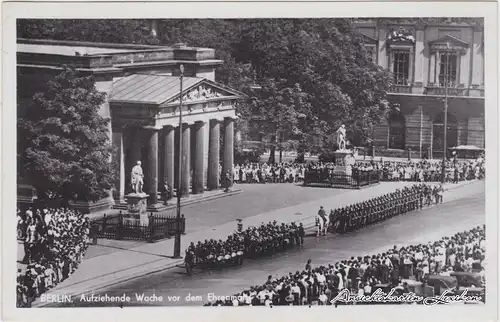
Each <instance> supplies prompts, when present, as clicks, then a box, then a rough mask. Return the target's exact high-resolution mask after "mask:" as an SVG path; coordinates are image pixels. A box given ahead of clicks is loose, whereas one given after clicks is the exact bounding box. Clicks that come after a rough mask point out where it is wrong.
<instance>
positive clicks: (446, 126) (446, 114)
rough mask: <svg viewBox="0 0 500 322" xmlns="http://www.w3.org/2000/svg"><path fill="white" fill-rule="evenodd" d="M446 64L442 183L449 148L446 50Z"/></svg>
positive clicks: (444, 176)
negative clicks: (447, 139) (447, 138)
mask: <svg viewBox="0 0 500 322" xmlns="http://www.w3.org/2000/svg"><path fill="white" fill-rule="evenodd" d="M446 45H447V48H450V44H449V43H447V44H446ZM444 57H445V59H446V60H445V64H444V134H443V164H442V165H441V183H444V182H445V181H446V150H447V149H448V144H447V142H446V136H447V132H448V68H449V66H448V65H449V55H448V52H447V51H445V53H444Z"/></svg>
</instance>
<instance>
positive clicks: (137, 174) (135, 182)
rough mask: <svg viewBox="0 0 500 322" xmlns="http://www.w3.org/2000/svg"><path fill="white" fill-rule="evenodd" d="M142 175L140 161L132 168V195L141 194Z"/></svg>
mask: <svg viewBox="0 0 500 322" xmlns="http://www.w3.org/2000/svg"><path fill="white" fill-rule="evenodd" d="M143 179H144V173H143V172H142V167H141V161H137V164H136V165H135V166H134V167H133V168H132V180H131V182H132V190H133V192H134V193H143V191H142V187H143V186H144V180H143Z"/></svg>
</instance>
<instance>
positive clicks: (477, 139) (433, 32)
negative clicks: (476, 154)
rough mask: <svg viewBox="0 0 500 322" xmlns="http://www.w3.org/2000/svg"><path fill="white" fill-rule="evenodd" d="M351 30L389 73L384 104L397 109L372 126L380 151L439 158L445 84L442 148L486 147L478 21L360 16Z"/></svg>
mask: <svg viewBox="0 0 500 322" xmlns="http://www.w3.org/2000/svg"><path fill="white" fill-rule="evenodd" d="M356 27H357V30H358V32H359V33H361V34H362V36H363V39H364V44H365V47H366V49H367V50H368V52H369V54H370V55H371V57H372V59H373V61H374V62H376V63H377V64H378V65H380V66H381V67H383V68H386V69H388V70H389V71H390V72H391V73H392V75H393V77H394V79H393V80H394V86H393V87H392V88H391V89H390V93H389V101H390V102H391V103H392V104H393V106H396V107H397V108H395V109H394V111H392V112H391V113H390V115H389V117H388V118H387V119H385V120H384V121H383V122H382V123H381V124H379V125H378V126H376V128H375V130H374V133H373V136H374V143H375V146H376V147H377V151H379V152H380V153H382V154H383V153H384V152H386V153H389V154H391V152H392V154H393V155H397V154H398V152H403V151H404V150H408V149H411V150H412V151H415V152H416V153H417V155H418V154H420V155H421V156H429V157H431V156H436V155H442V153H443V147H444V144H443V136H444V135H443V134H444V131H445V129H444V96H445V88H446V87H447V93H448V127H447V146H448V147H453V146H458V145H474V146H477V147H479V148H484V145H485V125H484V124H485V122H484V120H485V119H484V117H485V115H484V113H485V105H484V45H483V41H484V40H483V39H484V37H483V24H482V19H477V20H472V19H463V20H462V21H461V20H459V19H446V18H442V19H410V18H409V19H362V20H359V21H358V22H357V26H356ZM446 85H447V86H446ZM429 154H430V155H429Z"/></svg>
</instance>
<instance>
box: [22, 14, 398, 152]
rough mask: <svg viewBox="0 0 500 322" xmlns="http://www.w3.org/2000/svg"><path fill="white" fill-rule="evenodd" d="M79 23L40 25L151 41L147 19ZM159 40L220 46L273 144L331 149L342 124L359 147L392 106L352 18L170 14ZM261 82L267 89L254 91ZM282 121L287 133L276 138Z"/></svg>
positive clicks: (246, 107) (247, 106)
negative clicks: (174, 16)
mask: <svg viewBox="0 0 500 322" xmlns="http://www.w3.org/2000/svg"><path fill="white" fill-rule="evenodd" d="M35 22H36V21H35ZM32 24H34V22H33V21H31V22H30V21H27V22H26V21H23V22H20V23H19V30H20V32H19V34H20V35H24V34H30V35H35V34H36V32H37V31H36V30H35V29H36V28H34V27H30V26H31V25H32ZM51 24H52V25H51ZM74 24H76V26H77V27H72V25H71V23H70V22H66V21H64V22H60V21H55V22H54V21H52V22H50V23H47V22H45V24H44V25H43V24H42V27H43V28H41V30H45V29H49V31H48V32H47V31H43V32H42V33H43V35H48V34H52V35H55V36H56V37H55V38H56V39H68V37H64V35H67V36H69V39H78V40H89V41H111V42H129V43H130V42H132V43H149V42H150V41H151V40H150V35H149V33H148V32H147V31H146V29H147V26H148V22H147V21H146V20H111V21H103V20H77V21H74ZM34 26H35V25H34ZM50 26H54V27H52V29H50V28H51V27H50ZM72 28H74V29H72ZM101 29H102V30H104V31H106V32H103V31H101ZM79 30H84V31H80V34H78V31H79ZM117 30H119V31H117ZM124 30H125V31H126V32H124ZM157 42H159V43H160V44H166V45H171V44H173V43H176V42H185V43H187V44H188V45H190V46H201V47H210V48H214V49H215V52H216V55H217V58H219V59H222V60H224V62H225V63H224V65H223V66H221V67H220V68H219V69H218V70H217V73H216V81H219V82H222V83H224V84H227V85H229V86H231V87H233V88H236V89H238V90H240V91H242V92H244V93H246V94H247V95H248V98H247V99H245V100H243V101H242V102H240V103H239V104H238V107H237V111H238V113H240V114H241V115H242V116H243V118H245V119H246V120H249V122H248V124H249V126H250V127H252V128H254V129H256V130H257V132H260V133H261V134H262V136H263V137H264V139H265V140H266V141H267V142H268V143H269V145H270V147H271V148H273V149H276V148H277V147H278V148H280V147H284V146H285V145H288V146H290V147H295V148H298V150H299V152H303V151H309V152H313V153H321V152H323V151H325V150H331V149H332V148H333V146H332V141H334V140H332V135H333V134H334V133H335V130H336V129H337V128H338V127H339V126H340V125H341V124H345V125H346V127H347V131H348V137H349V138H351V139H355V140H356V141H359V142H358V143H357V144H360V143H362V142H363V141H364V142H367V141H369V140H370V138H371V135H372V132H373V126H374V125H375V124H377V123H378V122H379V121H380V120H381V118H382V117H384V116H385V115H386V114H387V110H388V109H389V103H388V101H387V97H386V95H387V94H386V93H387V90H388V89H389V87H390V85H391V75H390V74H389V73H388V72H387V71H386V70H383V69H382V68H380V67H379V66H378V65H377V64H376V63H375V62H372V61H371V60H370V57H369V55H368V54H367V52H366V50H365V48H364V46H363V44H362V39H361V37H360V36H359V35H358V34H357V32H356V30H355V28H354V25H353V23H352V21H351V20H350V19H239V20H222V19H201V20H200V19H184V20H173V19H169V20H162V21H161V22H160V23H159V38H158V39H157ZM254 82H256V83H258V84H260V87H261V91H255V90H252V86H251V85H252V84H253V83H254ZM284 116H286V117H285V118H284ZM298 116H302V117H301V118H297V117H298ZM244 123H246V122H241V123H240V122H238V123H237V124H236V128H237V129H241V126H242V124H244ZM278 125H279V126H278ZM277 126H278V127H279V132H280V133H283V134H284V135H283V137H281V136H277V137H276V133H277V128H276V127H277ZM252 132H254V131H252Z"/></svg>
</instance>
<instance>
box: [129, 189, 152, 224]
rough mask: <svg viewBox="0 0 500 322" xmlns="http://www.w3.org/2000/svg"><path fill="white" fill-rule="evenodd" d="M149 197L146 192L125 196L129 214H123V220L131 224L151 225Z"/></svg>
mask: <svg viewBox="0 0 500 322" xmlns="http://www.w3.org/2000/svg"><path fill="white" fill-rule="evenodd" d="M148 197H149V195H148V194H146V193H144V192H143V193H129V194H128V195H126V196H125V200H126V201H127V214H125V215H124V216H123V222H124V223H129V224H131V225H141V226H148V225H149V217H148V212H147V207H148Z"/></svg>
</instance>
